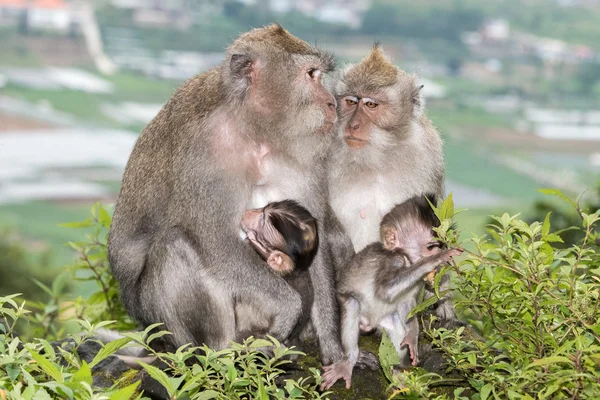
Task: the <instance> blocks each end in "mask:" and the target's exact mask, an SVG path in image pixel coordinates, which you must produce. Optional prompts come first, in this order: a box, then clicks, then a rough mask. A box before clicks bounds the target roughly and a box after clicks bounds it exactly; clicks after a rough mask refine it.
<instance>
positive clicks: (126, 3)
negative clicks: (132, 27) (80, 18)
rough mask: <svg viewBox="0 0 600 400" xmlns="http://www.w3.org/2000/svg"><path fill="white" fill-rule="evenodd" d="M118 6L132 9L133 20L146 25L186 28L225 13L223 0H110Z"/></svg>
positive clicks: (137, 23)
mask: <svg viewBox="0 0 600 400" xmlns="http://www.w3.org/2000/svg"><path fill="white" fill-rule="evenodd" d="M110 3H111V4H112V5H113V6H114V7H117V8H123V9H128V10H132V12H133V13H132V15H133V22H134V23H135V24H136V25H140V26H146V27H164V28H171V27H173V28H179V29H186V28H188V27H189V26H190V25H191V24H192V23H194V22H195V21H202V20H203V19H204V18H206V17H207V16H210V15H220V14H222V13H223V4H224V1H222V0H202V1H189V0H169V1H163V0H110Z"/></svg>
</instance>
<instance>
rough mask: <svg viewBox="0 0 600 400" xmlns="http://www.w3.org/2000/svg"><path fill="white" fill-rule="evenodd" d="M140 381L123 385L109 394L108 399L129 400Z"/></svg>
mask: <svg viewBox="0 0 600 400" xmlns="http://www.w3.org/2000/svg"><path fill="white" fill-rule="evenodd" d="M140 383H142V381H141V380H139V381H137V382H135V383H133V384H131V385H129V386H126V387H124V388H123V389H119V390H117V391H116V392H114V393H113V394H111V395H110V398H109V399H110V400H130V399H131V398H132V397H133V395H134V394H135V392H136V390H137V388H138V386H139V385H140Z"/></svg>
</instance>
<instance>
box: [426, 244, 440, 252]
mask: <svg viewBox="0 0 600 400" xmlns="http://www.w3.org/2000/svg"><path fill="white" fill-rule="evenodd" d="M441 247H442V244H441V243H440V242H431V243H427V250H429V251H431V250H433V249H439V248H441Z"/></svg>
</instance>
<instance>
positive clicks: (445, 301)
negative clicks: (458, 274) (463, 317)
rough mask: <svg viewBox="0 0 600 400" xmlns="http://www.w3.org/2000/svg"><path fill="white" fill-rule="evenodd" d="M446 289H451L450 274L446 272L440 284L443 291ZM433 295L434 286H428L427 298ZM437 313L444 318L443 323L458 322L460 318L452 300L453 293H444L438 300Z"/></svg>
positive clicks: (440, 289)
mask: <svg viewBox="0 0 600 400" xmlns="http://www.w3.org/2000/svg"><path fill="white" fill-rule="evenodd" d="M446 290H448V291H449V290H450V275H448V274H445V275H444V276H443V277H442V279H441V281H440V286H439V291H440V292H443V291H446ZM432 296H435V291H434V289H433V287H431V288H429V287H428V288H427V290H426V291H425V299H428V298H430V297H432ZM435 314H436V315H437V316H438V317H439V318H440V319H441V320H442V323H444V324H445V323H447V322H450V323H452V322H457V321H458V318H457V317H456V311H455V310H454V303H453V301H452V293H451V292H450V291H449V292H448V293H446V294H445V295H443V296H442V297H441V298H440V299H439V300H438V302H437V304H436V307H435Z"/></svg>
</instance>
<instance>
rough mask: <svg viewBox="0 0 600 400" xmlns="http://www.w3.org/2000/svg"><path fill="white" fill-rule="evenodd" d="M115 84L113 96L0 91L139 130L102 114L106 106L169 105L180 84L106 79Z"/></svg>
mask: <svg viewBox="0 0 600 400" xmlns="http://www.w3.org/2000/svg"><path fill="white" fill-rule="evenodd" d="M103 78H104V79H107V80H108V81H110V82H112V83H113V84H114V88H115V91H114V93H110V94H98V93H87V92H82V91H75V90H40V89H29V88H24V87H18V86H14V85H10V84H9V85H8V86H7V87H5V88H1V89H0V94H4V95H8V96H12V97H15V98H18V99H23V100H27V101H30V102H34V103H37V102H40V101H46V102H48V103H50V104H51V105H52V107H53V108H54V109H55V110H58V111H62V112H66V113H68V114H71V115H73V116H75V117H77V119H78V120H79V121H80V122H82V123H86V124H92V125H100V126H106V127H112V128H129V129H132V130H135V131H139V130H140V128H141V127H139V126H132V127H131V126H123V125H121V124H120V123H119V122H117V121H115V120H113V119H111V118H110V117H108V116H107V115H105V114H104V113H103V112H102V108H101V106H102V104H104V103H119V102H124V101H132V102H143V103H158V104H162V103H166V101H167V100H168V99H169V96H170V95H171V93H172V92H173V90H175V88H177V86H178V85H179V82H173V81H155V80H150V79H148V78H146V77H143V76H140V75H135V74H132V73H123V72H121V73H117V74H115V75H114V76H110V77H103Z"/></svg>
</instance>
